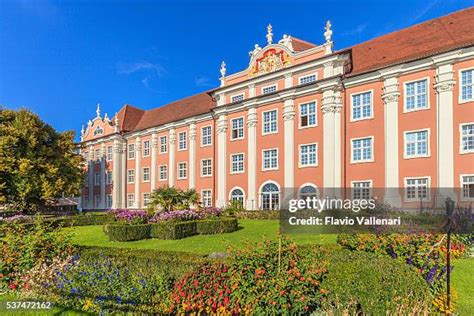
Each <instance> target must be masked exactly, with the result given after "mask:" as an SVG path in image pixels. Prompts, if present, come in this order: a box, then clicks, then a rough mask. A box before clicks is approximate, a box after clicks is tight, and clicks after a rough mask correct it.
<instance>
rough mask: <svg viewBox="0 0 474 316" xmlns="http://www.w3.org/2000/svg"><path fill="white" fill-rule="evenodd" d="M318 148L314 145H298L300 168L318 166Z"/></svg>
mask: <svg viewBox="0 0 474 316" xmlns="http://www.w3.org/2000/svg"><path fill="white" fill-rule="evenodd" d="M317 149H318V146H317V145H316V144H308V145H300V166H301V167H309V166H317V165H318V156H317Z"/></svg>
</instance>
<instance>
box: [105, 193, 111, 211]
mask: <svg viewBox="0 0 474 316" xmlns="http://www.w3.org/2000/svg"><path fill="white" fill-rule="evenodd" d="M106 204H107V208H109V209H110V208H112V194H107V196H106Z"/></svg>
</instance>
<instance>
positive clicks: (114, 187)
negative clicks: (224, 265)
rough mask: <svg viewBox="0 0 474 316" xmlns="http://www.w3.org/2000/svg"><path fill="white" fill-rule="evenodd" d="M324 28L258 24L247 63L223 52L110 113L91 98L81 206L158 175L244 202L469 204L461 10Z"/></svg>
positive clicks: (469, 134)
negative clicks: (316, 38) (368, 36)
mask: <svg viewBox="0 0 474 316" xmlns="http://www.w3.org/2000/svg"><path fill="white" fill-rule="evenodd" d="M332 33H333V32H332V30H331V24H330V22H329V21H328V22H327V24H326V26H325V31H324V39H325V41H324V43H323V44H321V45H316V44H312V43H309V42H306V41H303V40H300V39H297V38H295V37H292V36H287V35H284V36H283V38H281V39H279V40H275V38H274V34H273V30H272V27H271V26H270V25H269V26H268V30H267V35H266V44H265V46H263V47H260V46H259V45H258V44H256V45H255V47H254V48H253V50H252V51H251V52H250V53H249V55H250V58H249V66H248V67H247V68H246V69H244V70H242V71H240V72H238V73H234V74H228V73H227V71H226V64H225V63H224V62H222V64H221V69H220V73H221V77H220V86H219V87H216V88H215V89H212V90H210V91H206V92H203V93H200V94H197V95H194V96H190V97H187V98H184V99H181V100H178V101H175V102H172V103H170V104H166V105H163V106H160V107H158V108H155V109H152V110H141V109H138V108H136V107H134V106H131V105H128V104H127V105H125V106H123V107H122V108H121V109H120V110H119V111H118V113H117V114H116V115H115V116H114V117H112V118H109V117H108V116H107V115H105V116H103V117H102V116H101V113H100V109H99V107H98V108H97V116H96V117H95V118H94V119H92V120H90V121H89V122H88V124H87V128H86V129H84V128H83V129H82V135H81V142H80V144H78V145H79V147H80V152H81V153H82V155H83V156H84V157H85V158H86V161H87V169H88V173H87V174H88V176H87V179H86V181H85V187H84V189H83V192H82V198H81V207H82V208H83V209H108V208H132V209H137V208H143V207H145V206H146V204H147V203H148V202H149V199H150V193H151V192H153V190H154V189H156V188H158V187H161V186H163V185H169V186H176V187H179V188H194V189H196V191H197V192H198V193H199V194H200V196H201V199H202V203H203V205H205V206H225V205H227V204H228V203H229V201H230V200H239V201H241V202H242V203H243V205H244V206H245V207H246V208H247V209H252V210H255V209H275V208H278V207H279V206H280V205H281V202H282V199H283V196H282V195H283V191H284V188H294V190H297V191H298V192H299V193H300V194H314V193H319V192H320V191H319V190H326V188H333V189H331V190H333V191H334V192H333V193H334V194H335V195H337V194H340V192H338V190H337V188H354V190H353V194H354V195H356V194H357V196H359V197H366V196H369V195H370V194H371V189H372V188H385V189H387V188H401V189H402V191H403V193H400V194H388V193H387V194H385V196H384V197H383V198H384V199H385V200H387V201H389V202H392V203H399V202H400V201H402V202H403V201H404V202H410V201H417V200H419V199H425V200H429V199H430V196H429V191H430V189H431V188H459V189H460V190H459V195H460V196H459V198H460V199H462V200H463V201H470V200H471V201H474V8H469V9H465V10H462V11H459V12H456V13H453V14H450V15H447V16H444V17H441V18H438V19H435V20H431V21H428V22H424V23H421V24H418V25H415V26H412V27H409V28H407V29H403V30H401V31H397V32H394V33H390V34H387V35H384V36H381V37H378V38H375V39H372V40H369V41H367V42H364V43H361V44H358V45H355V46H353V47H350V48H347V49H343V50H339V51H335V50H333V41H332ZM321 37H322V36H321ZM334 188H336V189H334ZM323 194H325V193H323Z"/></svg>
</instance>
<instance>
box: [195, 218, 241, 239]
mask: <svg viewBox="0 0 474 316" xmlns="http://www.w3.org/2000/svg"><path fill="white" fill-rule="evenodd" d="M238 226H239V223H238V222H237V219H236V218H216V219H205V220H202V221H196V232H197V233H198V234H201V235H213V234H223V233H232V232H235V231H236V230H237V229H238Z"/></svg>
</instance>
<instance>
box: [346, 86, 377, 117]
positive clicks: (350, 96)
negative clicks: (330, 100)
mask: <svg viewBox="0 0 474 316" xmlns="http://www.w3.org/2000/svg"><path fill="white" fill-rule="evenodd" d="M367 92H370V107H371V108H370V116H368V117H361V118H354V117H353V116H352V115H353V113H354V111H353V108H354V100H353V97H354V96H356V95H359V94H364V93H367ZM349 103H350V109H349V110H350V113H349V122H351V123H352V122H359V121H365V120H371V119H373V118H374V110H375V106H374V89H368V90H364V91H360V92H354V93H351V94H349Z"/></svg>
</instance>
